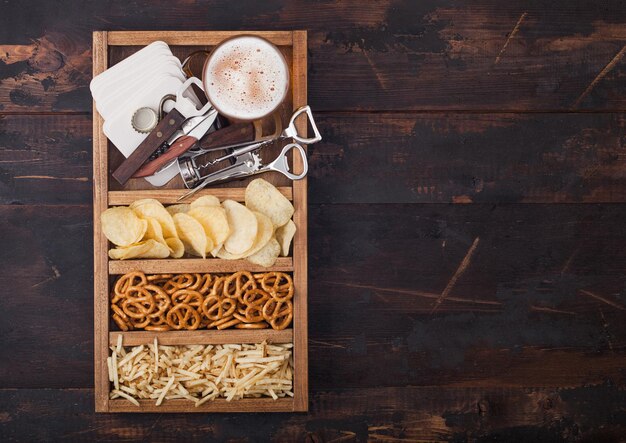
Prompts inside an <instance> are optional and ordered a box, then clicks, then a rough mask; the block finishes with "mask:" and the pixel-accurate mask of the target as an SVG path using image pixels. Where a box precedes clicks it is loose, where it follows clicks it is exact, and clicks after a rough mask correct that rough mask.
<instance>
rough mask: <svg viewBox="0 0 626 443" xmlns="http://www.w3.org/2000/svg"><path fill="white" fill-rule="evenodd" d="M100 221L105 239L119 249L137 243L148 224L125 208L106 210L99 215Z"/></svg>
mask: <svg viewBox="0 0 626 443" xmlns="http://www.w3.org/2000/svg"><path fill="white" fill-rule="evenodd" d="M100 221H101V223H102V232H103V233H104V235H105V236H106V238H108V239H109V241H111V243H114V244H115V245H117V246H121V247H124V246H130V245H132V244H134V243H137V242H139V241H140V240H141V239H142V237H143V236H144V234H145V233H146V230H147V229H148V222H147V221H145V220H142V219H140V218H139V217H137V215H136V214H135V213H134V212H133V211H131V210H130V209H128V208H127V207H125V206H118V207H115V208H109V209H107V210H106V211H104V212H103V213H102V214H100Z"/></svg>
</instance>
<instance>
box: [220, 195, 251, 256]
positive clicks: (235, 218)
mask: <svg viewBox="0 0 626 443" xmlns="http://www.w3.org/2000/svg"><path fill="white" fill-rule="evenodd" d="M222 206H223V207H224V209H225V210H226V218H227V219H228V226H230V235H229V236H228V238H227V239H226V241H225V242H224V249H226V251H228V252H230V253H231V254H235V255H237V254H242V253H244V252H246V251H247V250H248V249H250V248H251V247H252V245H253V244H254V240H255V239H256V233H257V230H258V223H257V220H256V217H255V216H254V214H253V213H252V211H250V210H249V209H247V208H246V207H245V206H244V205H242V204H241V203H237V202H236V201H233V200H224V201H223V202H222Z"/></svg>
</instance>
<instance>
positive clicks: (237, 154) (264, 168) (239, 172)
mask: <svg viewBox="0 0 626 443" xmlns="http://www.w3.org/2000/svg"><path fill="white" fill-rule="evenodd" d="M302 114H306V116H307V119H308V121H309V123H310V124H311V128H312V129H313V133H314V136H313V137H304V136H301V135H300V134H298V129H297V128H296V124H295V121H296V119H297V118H298V117H299V116H300V115H302ZM287 138H291V139H293V140H295V141H297V142H299V143H303V144H313V143H317V142H319V141H320V140H321V139H322V136H321V134H320V132H319V130H318V129H317V126H316V125H315V120H314V119H313V114H312V112H311V108H310V107H309V106H303V107H301V108H299V109H298V110H296V112H294V113H293V115H292V116H291V119H290V120H289V125H288V126H287V127H286V128H285V129H284V130H283V132H282V133H281V134H280V135H279V136H278V137H268V138H265V139H261V140H256V141H253V142H245V143H239V144H235V145H229V146H222V147H219V148H212V149H198V150H195V151H194V152H193V154H192V155H186V156H183V157H179V159H178V167H179V169H180V175H181V176H182V178H183V181H184V182H185V186H186V187H187V188H190V189H191V188H193V189H192V190H191V191H190V192H188V193H186V194H184V195H183V196H182V197H180V198H179V199H178V200H182V199H184V198H186V197H188V196H190V195H193V194H194V193H196V192H197V191H199V190H200V189H202V188H204V187H205V186H207V185H209V184H211V183H216V182H222V181H227V180H232V179H236V178H243V177H246V176H249V175H255V174H260V173H263V172H268V171H276V172H280V173H281V174H283V175H285V176H286V177H288V178H289V179H291V180H300V179H302V178H304V176H306V174H307V172H308V163H307V159H306V152H305V151H304V148H302V146H301V145H300V144H299V143H289V144H288V145H286V146H285V147H283V149H282V151H281V153H280V154H279V155H278V157H276V158H275V159H274V160H273V161H272V162H270V163H268V164H266V165H263V164H262V162H261V161H262V159H261V156H260V155H259V153H258V152H257V151H259V150H260V149H261V148H263V147H264V146H267V145H269V144H271V143H274V142H276V141H279V140H284V139H287ZM293 149H296V150H297V151H298V153H299V154H300V157H301V159H302V164H303V171H302V173H300V174H298V175H296V174H293V173H291V172H290V171H289V163H288V161H287V155H288V154H289V152H290V151H291V150H293ZM216 151H226V154H224V155H222V156H220V157H218V158H216V159H214V160H209V161H206V162H204V163H202V162H200V157H201V156H204V155H205V154H208V153H210V152H216ZM229 159H233V160H234V161H233V162H232V164H230V165H229V166H227V167H225V168H223V169H221V170H219V171H215V172H211V173H208V174H205V175H203V170H204V169H206V168H208V167H209V166H212V165H215V164H217V163H220V162H223V161H225V160H229Z"/></svg>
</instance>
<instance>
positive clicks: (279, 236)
mask: <svg viewBox="0 0 626 443" xmlns="http://www.w3.org/2000/svg"><path fill="white" fill-rule="evenodd" d="M295 234H296V224H295V223H294V222H293V220H289V221H288V222H287V223H285V224H284V225H283V226H281V227H280V228H278V229H277V230H276V240H277V241H278V243H279V244H280V255H282V256H283V257H287V256H288V255H289V246H290V245H291V240H292V239H293V236H294V235H295Z"/></svg>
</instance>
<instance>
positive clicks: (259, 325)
mask: <svg viewBox="0 0 626 443" xmlns="http://www.w3.org/2000/svg"><path fill="white" fill-rule="evenodd" d="M267 327H268V324H267V323H265V322H264V321H262V322H258V323H239V324H238V325H235V328H237V329H267Z"/></svg>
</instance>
